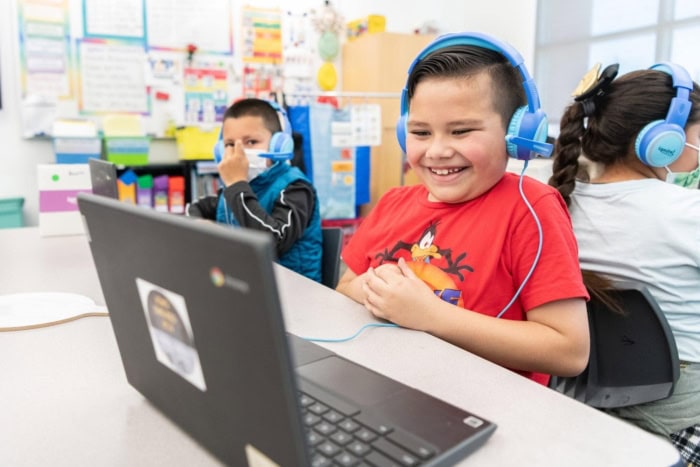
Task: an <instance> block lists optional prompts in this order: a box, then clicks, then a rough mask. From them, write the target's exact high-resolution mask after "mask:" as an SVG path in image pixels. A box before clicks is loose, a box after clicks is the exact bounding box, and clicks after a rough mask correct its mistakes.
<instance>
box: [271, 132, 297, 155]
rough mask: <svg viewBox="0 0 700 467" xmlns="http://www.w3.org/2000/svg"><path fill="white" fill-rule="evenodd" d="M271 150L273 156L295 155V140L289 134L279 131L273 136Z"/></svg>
mask: <svg viewBox="0 0 700 467" xmlns="http://www.w3.org/2000/svg"><path fill="white" fill-rule="evenodd" d="M269 149H270V152H271V153H273V154H294V139H293V138H292V136H291V135H289V134H288V133H284V132H282V131H278V132H277V133H275V134H273V135H272V138H271V139H270V148H269Z"/></svg>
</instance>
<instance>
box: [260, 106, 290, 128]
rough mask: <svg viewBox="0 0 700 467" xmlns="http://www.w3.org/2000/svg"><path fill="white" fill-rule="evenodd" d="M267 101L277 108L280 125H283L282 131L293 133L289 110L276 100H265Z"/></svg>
mask: <svg viewBox="0 0 700 467" xmlns="http://www.w3.org/2000/svg"><path fill="white" fill-rule="evenodd" d="M265 102H267V103H268V104H270V107H272V108H273V109H275V112H277V117H278V118H279V120H280V126H281V127H282V132H284V133H286V134H288V135H289V136H291V135H292V122H290V121H289V117H288V116H287V112H286V111H285V110H284V109H283V108H282V106H281V105H279V104H278V103H277V102H275V101H265Z"/></svg>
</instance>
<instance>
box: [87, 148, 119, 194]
mask: <svg viewBox="0 0 700 467" xmlns="http://www.w3.org/2000/svg"><path fill="white" fill-rule="evenodd" d="M88 166H89V168H90V181H91V183H92V192H93V193H95V194H96V195H101V196H106V197H108V198H114V199H118V198H119V190H118V187H117V167H116V166H115V165H114V164H113V163H111V162H109V161H106V160H104V159H97V158H94V157H91V158H90V159H88Z"/></svg>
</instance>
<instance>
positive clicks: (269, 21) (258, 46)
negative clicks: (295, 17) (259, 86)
mask: <svg viewBox="0 0 700 467" xmlns="http://www.w3.org/2000/svg"><path fill="white" fill-rule="evenodd" d="M241 31H242V34H243V51H242V53H241V55H242V57H243V62H244V63H269V64H281V63H282V20H281V13H280V10H279V9H277V8H271V9H266V8H254V7H244V8H243V24H242V27H241Z"/></svg>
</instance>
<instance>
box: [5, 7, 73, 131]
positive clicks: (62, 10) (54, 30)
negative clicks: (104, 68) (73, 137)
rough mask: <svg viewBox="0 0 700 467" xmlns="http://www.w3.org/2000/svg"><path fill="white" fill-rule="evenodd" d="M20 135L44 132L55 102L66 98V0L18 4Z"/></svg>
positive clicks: (68, 52) (68, 81)
mask: <svg viewBox="0 0 700 467" xmlns="http://www.w3.org/2000/svg"><path fill="white" fill-rule="evenodd" d="M17 13H18V30H19V49H20V69H21V71H20V72H21V88H22V89H21V92H22V117H23V128H24V136H25V137H29V136H35V135H40V134H45V133H48V131H47V129H48V128H50V127H51V124H52V123H53V120H54V118H55V103H56V101H57V100H58V99H59V98H70V97H71V95H72V83H71V74H70V65H71V49H70V23H69V15H68V2H67V0H62V1H61V0H57V1H39V0H34V1H30V0H24V1H22V2H19V4H18V12H17Z"/></svg>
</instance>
